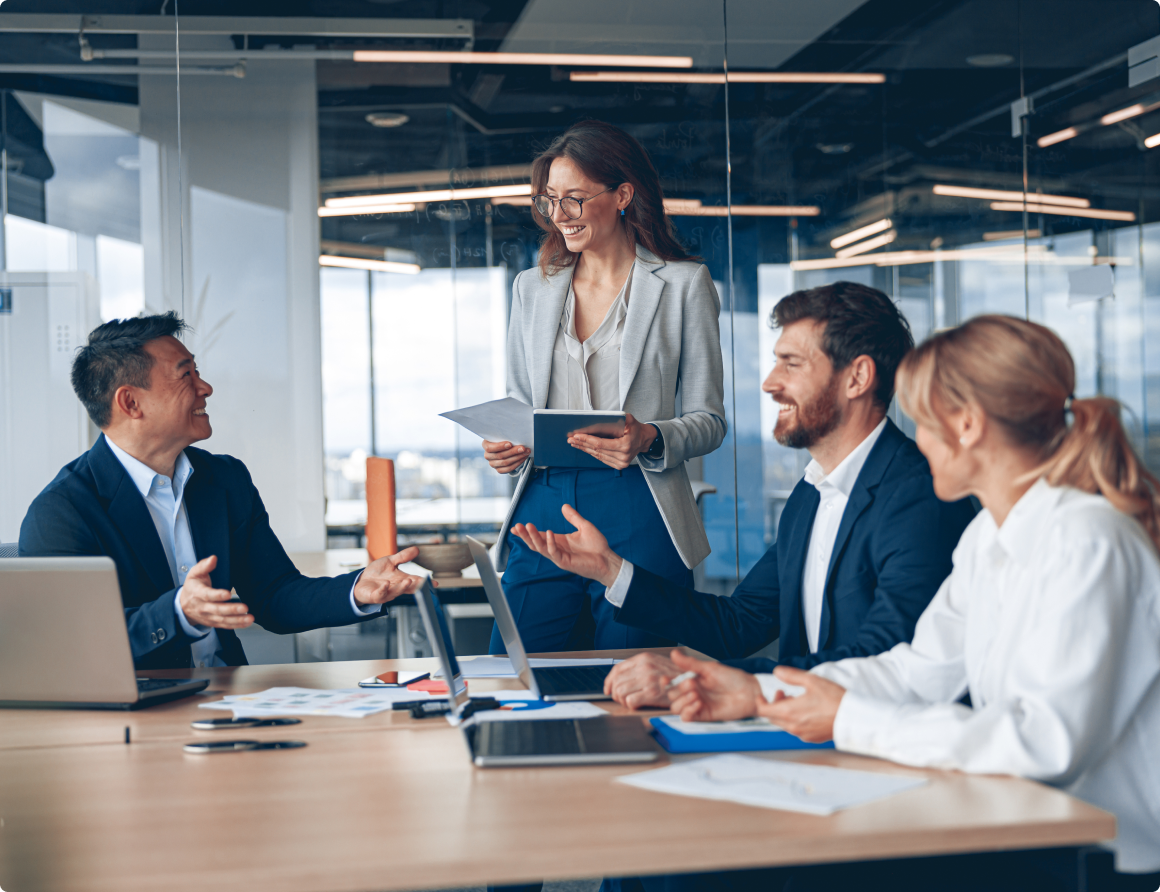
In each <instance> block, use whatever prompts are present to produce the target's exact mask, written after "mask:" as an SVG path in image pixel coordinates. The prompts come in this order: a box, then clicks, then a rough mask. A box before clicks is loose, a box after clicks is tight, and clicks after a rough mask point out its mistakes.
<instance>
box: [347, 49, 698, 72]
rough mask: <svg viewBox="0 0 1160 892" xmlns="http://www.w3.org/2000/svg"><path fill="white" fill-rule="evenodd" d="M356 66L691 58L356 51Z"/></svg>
mask: <svg viewBox="0 0 1160 892" xmlns="http://www.w3.org/2000/svg"><path fill="white" fill-rule="evenodd" d="M354 60H355V61H356V62H403V63H407V62H409V63H412V64H414V63H445V64H450V65H593V66H595V65H616V66H620V67H623V68H692V67H693V58H692V56H607V55H588V54H585V53H456V52H435V51H431V52H428V51H425V50H355V52H354Z"/></svg>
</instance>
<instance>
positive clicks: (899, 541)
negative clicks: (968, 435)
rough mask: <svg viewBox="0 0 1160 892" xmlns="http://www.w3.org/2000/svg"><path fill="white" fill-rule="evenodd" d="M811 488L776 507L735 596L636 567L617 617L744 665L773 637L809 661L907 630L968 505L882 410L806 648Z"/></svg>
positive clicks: (947, 564)
mask: <svg viewBox="0 0 1160 892" xmlns="http://www.w3.org/2000/svg"><path fill="white" fill-rule="evenodd" d="M819 500H820V499H819V495H818V491H817V489H816V488H815V487H814V486H812V485H811V484H809V483H807V482H806V481H805V480H804V479H803V480H801V481H799V482H798V485H797V486H796V487H794V490H793V492H792V493H791V494H790V497H789V499H788V501H787V502H786V504H785V509H784V510H783V511H782V515H781V524H780V527H779V529H778V537H777V541H776V542H775V543H774V544H773V547H772V548H770V549H769V551H767V552H766V553H765V554H764V555H763V556H762V558H761V560H759V561H758V562H757V563H756V564H755V565H754V567H753V569H752V570H750V571H749V573H748V575H746V577H745V579H743V580H742V581H741V584H740V585H738V586H737V588H736V590H735V591H734V592H733V597H731V598H719V597H717V596H715V595H708V594H704V593H702V592H696V591H693V590H691V589H687V588H683V587H681V586H678V585H674V584H672V583H670V582H668V581H666V580H664V579H661V578H660V577H659V576H656V575H655V574H653V573H649V572H648V571H647V570H643V569H641V568H640V567H635V568H634V570H633V575H632V585H631V586H630V587H629V589H628V594H627V595H626V597H625V601H624V604H623V606H622V607H621V608H620V609H619V610H618V611H617V613H616V620H617V622H621V623H625V624H626V625H630V626H636V627H637V628H642V629H648V630H649V631H650V632H655V633H657V634H659V635H663V636H664V637H666V638H670V639H673V640H675V641H680V642H681V643H682V644H687V645H689V646H690V647H693V648H696V649H697V650H699V651H702V652H703V653H706V654H708V655H709V656H711V657H715V658H716V659H719V660H725V659H730V660H731V661H733V665H736V666H741V667H742V668H744V669H747V670H748V671H750V672H770V671H772V669H773V666H774V665H776V664H775V663H774V662H773V661H772V660H764V659H750V660H744V661H739V660H737V658H739V657H745V656H747V655H749V654H751V653H753V652H754V651H758V650H761V648H763V647H765V645H767V644H769V643H770V642H771V641H773V640H774V639H775V638H778V637H780V639H781V641H780V644H779V646H778V661H779V662H782V663H786V664H787V665H790V666H797V667H799V668H803V669H808V668H809V667H811V666H815V665H817V664H819V663H827V662H830V661H832V660H841V659H844V658H846V657H863V656H870V655H872V654H877V653H881V652H883V651H885V650H889V649H890V648H892V647H893V646H894V645H895V644H898V643H899V642H900V641H909V640H910V639H911V637H912V636H913V635H914V625H915V623H916V622H917V621H918V617H919V615H920V614H921V613H922V611H923V610H925V609H926V605H927V604H928V603H930V599H931V598H932V597H934V594H935V592H936V591H938V587H939V586H940V585H941V584H942V582H943V580H944V579H946V577H947V576H948V575H949V574H950V571H951V552H952V551H954V547H955V545H956V544H957V543H958V541H959V536H961V535H962V532H963V530H964V529H966V526H967V524H968V523H970V521H971V519H972V517H973V516H974V513H975V512H974V508H973V507H971V505H970V503H969V502H967V501H962V502H954V503H947V502H940V501H939V500H938V498H936V497H935V494H934V488H933V484H932V481H931V476H930V469H929V467H928V466H927V463H926V459H924V458H923V457H922V453H920V452H919V451H918V447H917V446H915V445H914V442H913V441H911V440H910V439H909V438H907V436H906V435H905V434H903V433H902V431H900V430H899V429H898V428H897V427H896V426H895V425H894V423H893V422H891V421H887V422H886V427H885V429H884V430H883V431H882V434H881V436H880V437H879V438H878V442H877V443H875V444H874V448H873V449H871V450H870V454H869V456H867V458H866V463H865V464H864V465H863V466H862V471H861V473H860V474H859V475H858V479H857V481H856V482H855V484H854V489H853V492H851V494H850V499H849V502H848V503H847V505H846V510H845V512H844V513H843V514H842V521H841V524H840V525H839V527H838V536H837V539H836V541H835V543H834V551H833V555H832V557H831V558H830V567H829V571H828V573H827V575H826V588H825V602H824V604H823V607H822V622H821V635H820V636H819V639H818V650H817V652H816V653H810V651H809V644H808V641H807V639H806V635H805V628H804V626H803V623H802V607H801V587H802V571H803V569H804V567H805V559H806V551H807V548H808V546H809V541H810V531H811V530H812V529H813V525H814V515H815V514H816V513H817V510H818V502H819Z"/></svg>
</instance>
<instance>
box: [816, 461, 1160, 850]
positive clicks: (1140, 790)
mask: <svg viewBox="0 0 1160 892" xmlns="http://www.w3.org/2000/svg"><path fill="white" fill-rule="evenodd" d="M813 671H814V672H816V673H817V674H819V675H821V676H824V677H825V678H828V679H830V680H832V681H834V682H836V683H838V684H840V685H842V686H843V687H844V688H846V689H847V694H846V695H845V697H844V698H843V699H842V704H841V707H840V708H839V710H838V714H837V719H836V721H835V722H834V741H835V743H836V745H837V746H838V748H839V749H843V750H847V751H850V752H856V753H864V754H866V755H870V756H878V757H881V758H884V759H890V760H893V761H896V762H902V763H905V764H908V765H919V766H928V767H934V768H953V769H959V770H962V771H968V772H976V773H981V774H1013V775H1020V776H1022V777H1028V778H1034V779H1036V780H1040V781H1044V782H1046V783H1049V784H1052V785H1054V786H1057V787H1060V788H1062V789H1063V790H1065V791H1067V792H1068V793H1071V794H1072V795H1074V796H1077V797H1079V798H1080V799H1083V800H1086V801H1087V802H1090V803H1092V804H1093V805H1096V806H1099V807H1100V808H1104V809H1107V810H1108V811H1111V812H1114V813H1115V815H1116V818H1117V826H1118V832H1119V835H1118V837H1117V839H1116V841H1115V843H1114V845H1113V847H1114V848H1115V850H1116V862H1117V868H1118V869H1119V870H1122V871H1127V872H1131V873H1148V872H1151V871H1155V870H1160V559H1158V558H1157V554H1156V550H1155V548H1154V547H1153V544H1152V542H1151V540H1150V539H1149V538H1148V536H1147V535H1146V534H1145V532H1144V530H1143V528H1142V527H1141V526H1140V525H1139V524H1138V523H1137V522H1136V521H1135V520H1133V519H1132V518H1130V517H1128V516H1127V515H1125V514H1122V513H1120V512H1119V511H1117V510H1116V509H1115V508H1114V507H1112V505H1111V503H1109V502H1108V501H1107V500H1106V499H1104V498H1102V497H1100V496H1093V495H1089V494H1087V493H1083V492H1080V491H1078V490H1075V489H1071V488H1066V487H1052V486H1048V485H1047V483H1045V482H1044V481H1042V480H1040V481H1039V482H1038V483H1036V484H1035V485H1034V486H1032V487H1031V489H1030V490H1028V491H1027V493H1025V494H1024V496H1023V497H1022V498H1021V499H1020V500H1019V501H1018V502H1017V503H1016V505H1015V506H1014V508H1013V509H1012V510H1011V513H1010V514H1009V515H1008V517H1007V520H1006V521H1005V522H1004V524H1003V526H1002V527H996V526H995V521H994V519H993V518H992V517H991V514H990V513H989V512H988V511H983V512H981V513H980V514H979V515H978V516H977V517H976V518H975V520H974V521H972V523H971V525H970V526H969V527H967V529H966V531H965V532H964V533H963V537H962V539H961V540H960V541H959V545H958V547H957V548H956V549H955V553H954V569H953V570H952V572H951V575H950V576H949V577H948V578H947V580H946V582H944V583H943V585H942V587H941V588H940V589H939V591H938V594H936V595H935V597H934V600H932V601H931V603H930V606H929V607H928V608H927V609H926V611H925V612H924V613H923V614H922V617H921V618H920V619H919V621H918V626H917V628H916V630H915V633H914V640H913V642H912V643H911V644H899V645H897V646H896V647H894V648H893V649H892V650H890V651H888V652H886V653H884V654H880V655H878V656H875V657H864V658H854V659H848V660H841V661H839V662H836V663H826V664H824V665H822V666H818V667H815V668H814V670H813ZM968 690H969V691H970V694H971V701H972V703H973V707H967V706H963V705H962V704H959V703H956V702H955V701H956V700H958V699H959V698H960V697H962V695H963V694H964V693H966V692H967V691H968Z"/></svg>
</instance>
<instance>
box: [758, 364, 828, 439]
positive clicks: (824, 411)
mask: <svg viewBox="0 0 1160 892" xmlns="http://www.w3.org/2000/svg"><path fill="white" fill-rule="evenodd" d="M778 405H781V406H786V405H789V406H795V407H796V408H797V412H796V413H794V416H795V417H794V420H793V421H792V422H783V421H782V420H781V418H778V421H777V425H776V427H774V429H773V438H774V439H775V440H777V442H778V443H780V444H781V445H782V446H788V447H789V448H790V449H809V448H810V447H811V446H813V445H814V444H815V443H817V442H818V441H819V440H821V439H822V437H824V436H826V435H827V434H829V433H830V432H831V431H833V430H834V428H836V427H837V426H838V422H839V421H840V420H841V418H840V416H839V412H838V376H837V375H834V377H833V378H831V379H830V383H829V384H827V385H826V388H825V390H823V391H822V392H821V393H819V394H818V395H817V396H816V397H814V398H813V399H812V400H810V401H809V402H808V403H806V404H805V405H800V404H798V403H793V402H787V403H779V404H778Z"/></svg>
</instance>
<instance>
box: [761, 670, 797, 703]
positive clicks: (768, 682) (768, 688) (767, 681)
mask: <svg viewBox="0 0 1160 892" xmlns="http://www.w3.org/2000/svg"><path fill="white" fill-rule="evenodd" d="M753 677H754V678H756V679H757V683H758V684H759V685H761V696H763V697H764V698H765V700H766V702H767V703H772V702H773V700H774V697H775V696H776V695H777V692H778V691H781V692H782V693H783V694H785V695H786V696H787V697H800V696H801V695H802V694H804V693H805V692H806V689H805V688H803V687H801V685H796V684H786V683H785V682H784V681H782V680H781V679H780V678H778V677H777V676H776V675H774V674H773V673H772V672H769V673H767V672H759V673H757V674H755V675H754V676H753Z"/></svg>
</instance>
